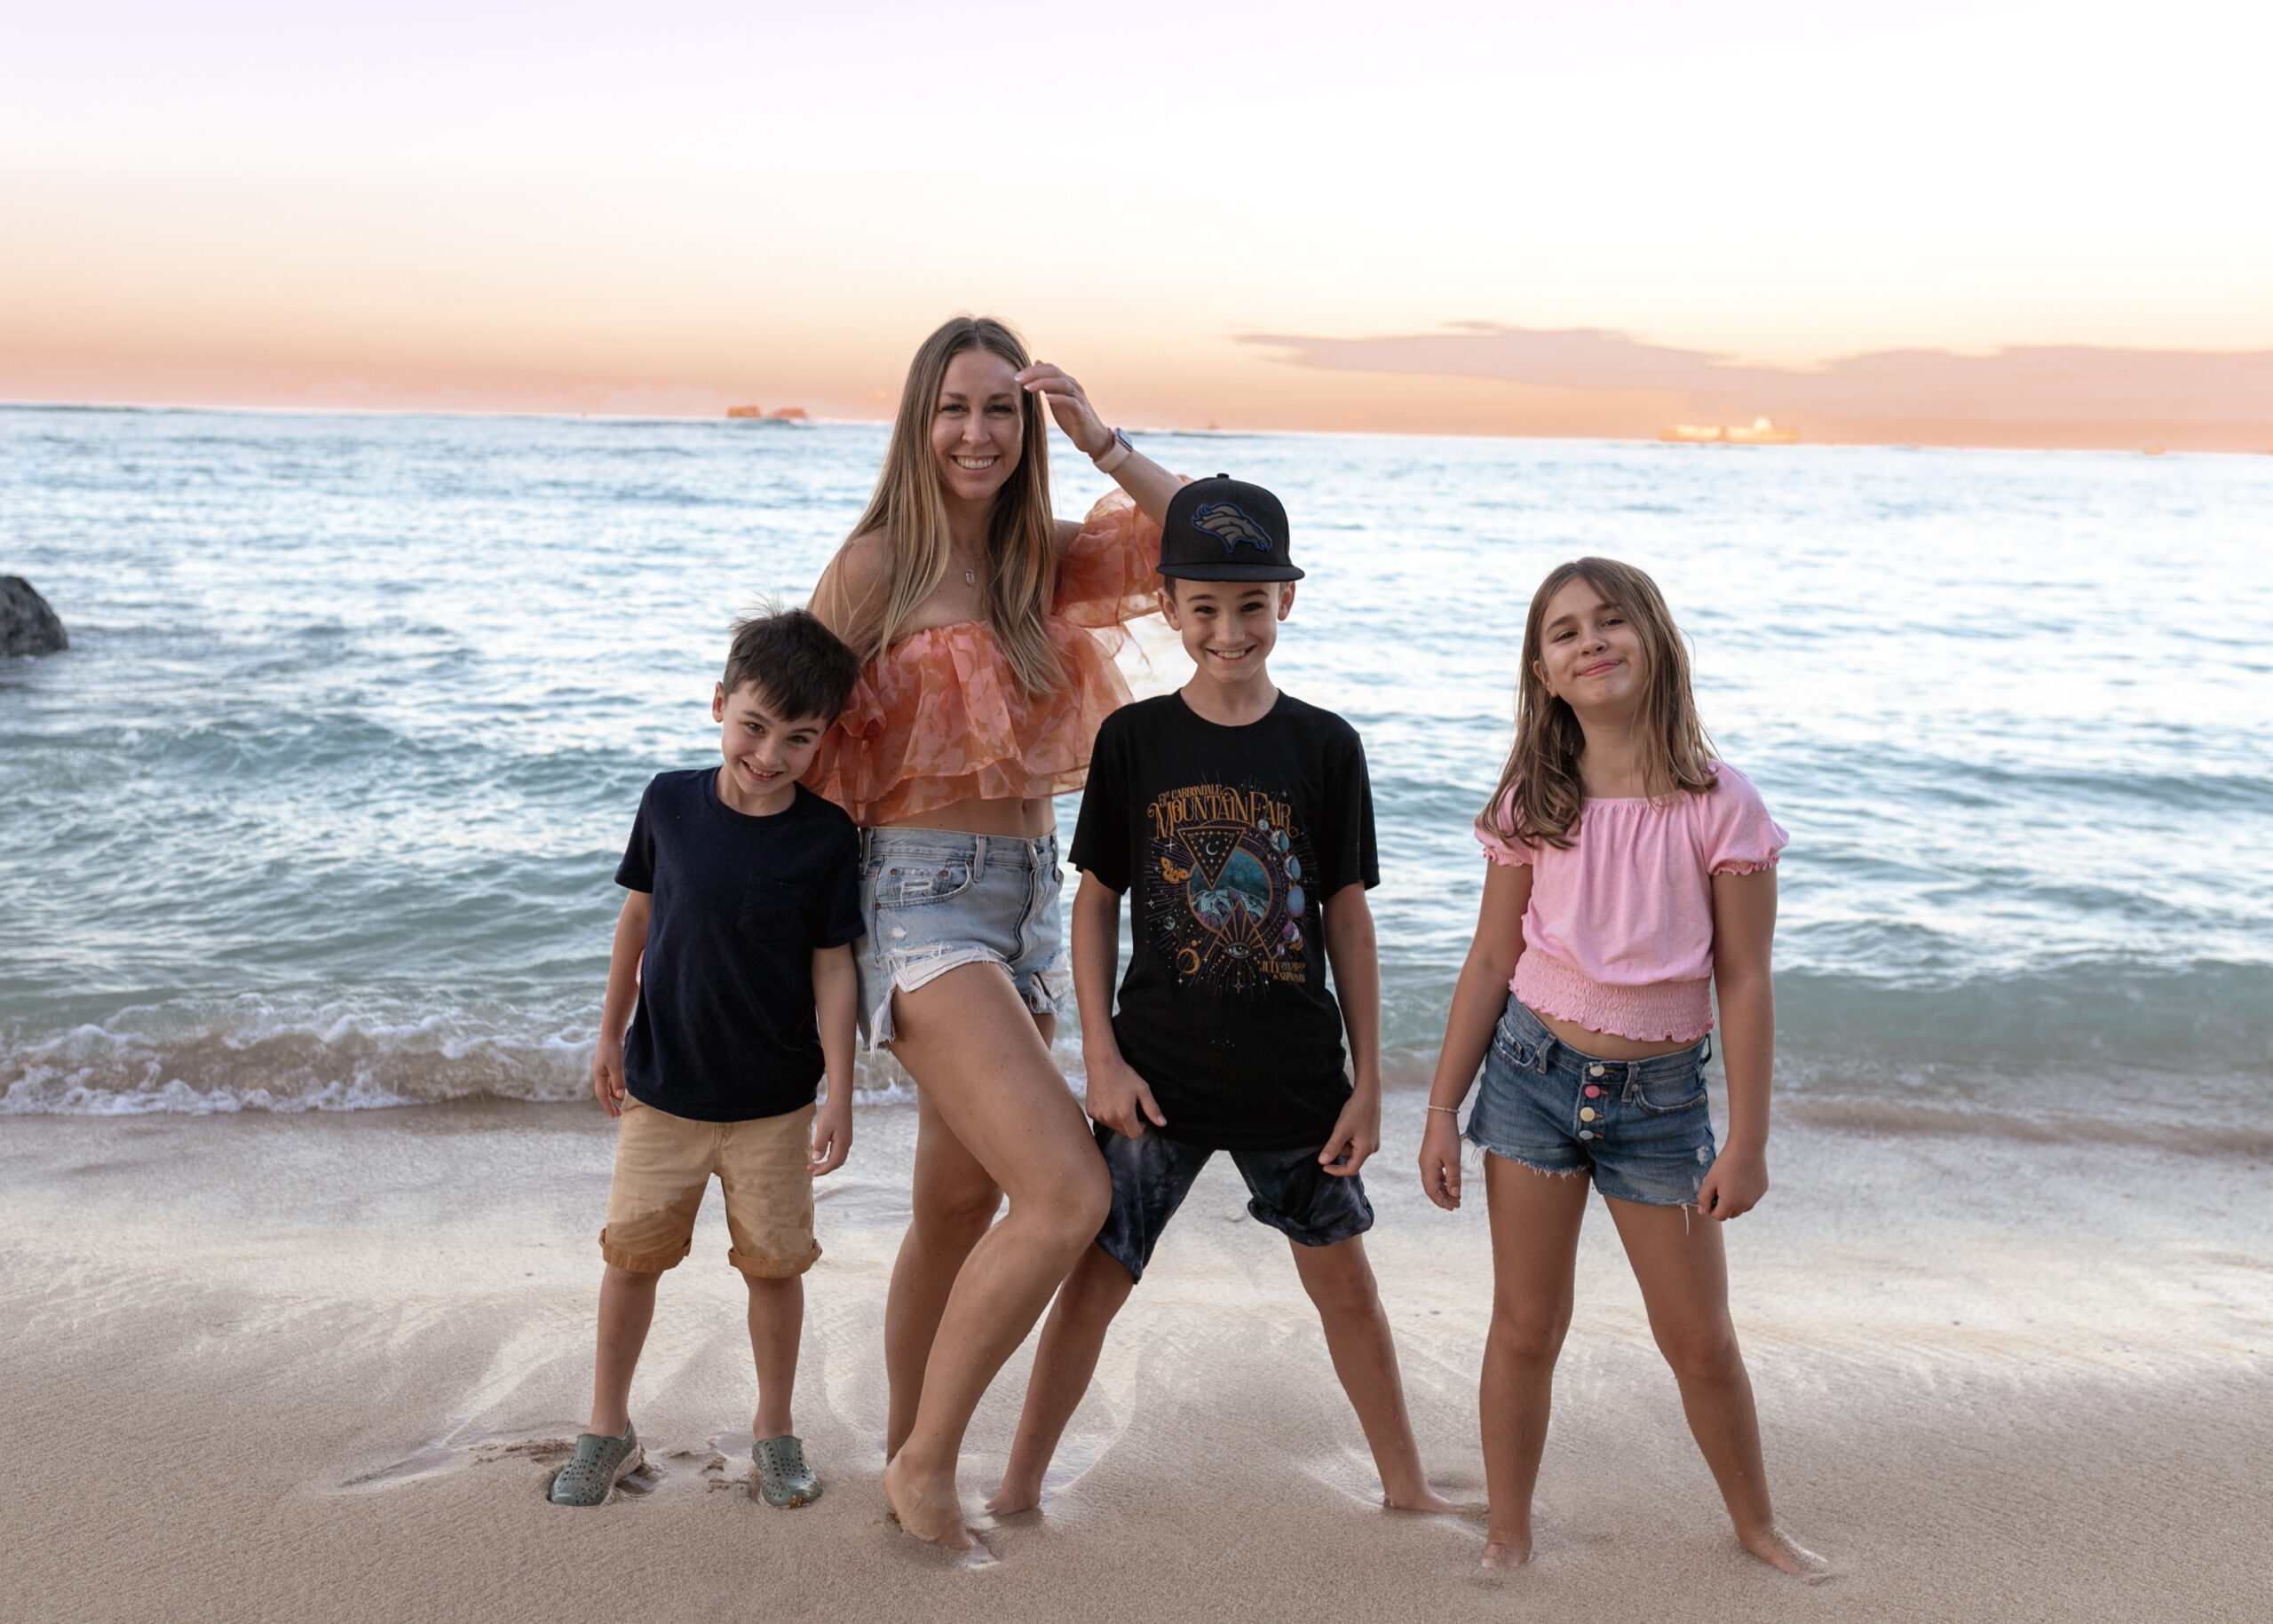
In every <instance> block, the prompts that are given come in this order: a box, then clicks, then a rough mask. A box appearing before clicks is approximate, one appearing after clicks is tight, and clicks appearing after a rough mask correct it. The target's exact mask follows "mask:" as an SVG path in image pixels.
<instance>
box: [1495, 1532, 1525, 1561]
mask: <svg viewBox="0 0 2273 1624" xmlns="http://www.w3.org/2000/svg"><path fill="white" fill-rule="evenodd" d="M1530 1560H1531V1535H1530V1534H1529V1533H1509V1534H1498V1533H1495V1534H1493V1535H1492V1536H1491V1538H1489V1539H1487V1540H1486V1541H1485V1542H1484V1562H1483V1565H1484V1566H1485V1567H1521V1566H1523V1565H1524V1564H1525V1563H1526V1562H1528V1561H1530Z"/></svg>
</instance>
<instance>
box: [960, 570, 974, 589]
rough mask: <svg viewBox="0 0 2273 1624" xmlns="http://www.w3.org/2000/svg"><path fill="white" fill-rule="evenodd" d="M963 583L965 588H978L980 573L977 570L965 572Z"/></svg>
mask: <svg viewBox="0 0 2273 1624" xmlns="http://www.w3.org/2000/svg"><path fill="white" fill-rule="evenodd" d="M962 583H963V585H965V586H977V585H978V572H977V571H976V570H968V569H967V570H965V571H963V573H962Z"/></svg>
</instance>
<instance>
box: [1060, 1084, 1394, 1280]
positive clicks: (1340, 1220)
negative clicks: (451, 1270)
mask: <svg viewBox="0 0 2273 1624" xmlns="http://www.w3.org/2000/svg"><path fill="white" fill-rule="evenodd" d="M1095 1126H1096V1129H1097V1148H1098V1149H1099V1150H1101V1151H1103V1152H1104V1153H1105V1166H1106V1168H1108V1169H1110V1170H1111V1172H1112V1174H1113V1210H1112V1211H1111V1212H1110V1213H1108V1214H1106V1215H1105V1227H1104V1228H1103V1229H1101V1230H1099V1231H1098V1232H1097V1245H1098V1246H1099V1247H1100V1248H1103V1249H1104V1251H1105V1256H1108V1257H1110V1258H1112V1259H1113V1262H1115V1263H1117V1264H1120V1265H1121V1267H1122V1268H1124V1269H1126V1270H1128V1271H1129V1279H1137V1280H1141V1279H1144V1265H1145V1264H1149V1263H1151V1262H1152V1248H1154V1247H1156V1246H1158V1245H1159V1244H1160V1232H1161V1231H1162V1230H1164V1229H1166V1228H1168V1220H1169V1219H1170V1218H1173V1217H1174V1216H1176V1208H1179V1207H1181V1206H1183V1205H1184V1197H1185V1196H1186V1195H1188V1194H1190V1193H1191V1192H1192V1180H1194V1179H1195V1178H1198V1177H1199V1176H1200V1168H1204V1167H1206V1166H1207V1165H1208V1158H1209V1157H1210V1156H1213V1155H1214V1154H1215V1152H1214V1151H1211V1150H1202V1149H1201V1148H1200V1147H1199V1146H1198V1145H1179V1144H1177V1143H1176V1141H1175V1140H1174V1139H1170V1138H1167V1137H1163V1136H1161V1135H1160V1134H1157V1133H1154V1132H1152V1130H1150V1129H1146V1130H1145V1131H1144V1133H1143V1134H1141V1135H1139V1136H1138V1137H1136V1138H1134V1139H1131V1138H1129V1137H1126V1136H1124V1135H1122V1134H1120V1133H1116V1132H1115V1131H1114V1130H1113V1129H1110V1128H1107V1127H1106V1126H1105V1124H1104V1123H1103V1122H1099V1123H1097V1124H1096V1125H1095ZM1324 1148H1325V1147H1324V1146H1323V1145H1311V1147H1310V1149H1308V1150H1306V1151H1226V1152H1225V1153H1224V1154H1225V1155H1227V1156H1229V1157H1230V1158H1231V1159H1232V1166H1233V1167H1235V1168H1239V1176H1240V1177H1241V1178H1243V1179H1245V1180H1247V1194H1248V1196H1249V1197H1250V1198H1251V1199H1250V1200H1248V1201H1247V1215H1248V1216H1250V1217H1252V1218H1254V1219H1255V1221H1256V1222H1257V1223H1261V1224H1269V1225H1270V1226H1271V1228H1273V1229H1275V1230H1277V1231H1278V1232H1279V1233H1280V1234H1282V1235H1284V1236H1286V1237H1287V1239H1288V1240H1292V1241H1293V1242H1294V1243H1295V1245H1297V1246H1306V1247H1330V1246H1334V1245H1335V1244H1336V1243H1338V1242H1340V1241H1344V1240H1349V1239H1350V1236H1352V1235H1362V1234H1364V1233H1365V1232H1366V1231H1367V1230H1369V1229H1371V1228H1373V1227H1374V1207H1373V1203H1372V1202H1370V1201H1368V1200H1366V1186H1365V1184H1364V1183H1363V1181H1362V1180H1361V1179H1360V1178H1359V1176H1358V1175H1357V1174H1355V1173H1352V1174H1350V1176H1348V1177H1347V1178H1341V1177H1337V1176H1334V1174H1332V1173H1329V1172H1327V1170H1326V1169H1325V1168H1322V1167H1320V1166H1319V1161H1318V1153H1319V1151H1320V1150H1322V1149H1324Z"/></svg>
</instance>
